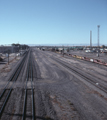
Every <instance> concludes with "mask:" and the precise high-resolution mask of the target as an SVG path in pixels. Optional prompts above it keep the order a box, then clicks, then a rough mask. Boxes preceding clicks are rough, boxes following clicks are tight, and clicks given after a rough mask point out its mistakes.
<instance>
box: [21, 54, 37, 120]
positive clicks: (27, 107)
mask: <svg viewBox="0 0 107 120" xmlns="http://www.w3.org/2000/svg"><path fill="white" fill-rule="evenodd" d="M31 54H32V53H31V52H30V57H29V63H28V68H27V77H26V86H25V96H24V105H23V115H22V120H31V119H32V120H35V107H34V106H35V105H34V90H33V64H32V55H31ZM28 83H29V84H30V86H29V87H30V88H29V87H28Z"/></svg>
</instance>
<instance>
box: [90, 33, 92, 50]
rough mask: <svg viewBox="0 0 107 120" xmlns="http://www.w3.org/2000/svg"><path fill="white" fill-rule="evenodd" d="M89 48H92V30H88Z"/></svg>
mask: <svg viewBox="0 0 107 120" xmlns="http://www.w3.org/2000/svg"><path fill="white" fill-rule="evenodd" d="M90 49H92V31H90Z"/></svg>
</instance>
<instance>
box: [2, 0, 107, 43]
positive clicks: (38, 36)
mask: <svg viewBox="0 0 107 120" xmlns="http://www.w3.org/2000/svg"><path fill="white" fill-rule="evenodd" d="M97 25H100V44H107V0H0V44H11V43H18V42H19V43H20V44H67V45H69V44H89V43H90V30H92V42H93V44H96V43H97Z"/></svg>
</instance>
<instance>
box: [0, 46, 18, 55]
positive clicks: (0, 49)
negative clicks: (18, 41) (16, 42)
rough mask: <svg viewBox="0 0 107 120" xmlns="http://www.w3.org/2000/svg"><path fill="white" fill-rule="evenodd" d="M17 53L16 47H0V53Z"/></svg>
mask: <svg viewBox="0 0 107 120" xmlns="http://www.w3.org/2000/svg"><path fill="white" fill-rule="evenodd" d="M18 51H19V47H18V46H0V53H8V52H9V53H15V52H18Z"/></svg>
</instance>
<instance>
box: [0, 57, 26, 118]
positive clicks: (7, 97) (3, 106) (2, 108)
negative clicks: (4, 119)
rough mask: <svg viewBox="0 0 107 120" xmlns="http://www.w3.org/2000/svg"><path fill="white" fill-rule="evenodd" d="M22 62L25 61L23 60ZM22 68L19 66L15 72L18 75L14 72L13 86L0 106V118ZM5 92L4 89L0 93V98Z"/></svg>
mask: <svg viewBox="0 0 107 120" xmlns="http://www.w3.org/2000/svg"><path fill="white" fill-rule="evenodd" d="M25 58H26V56H25ZM24 60H25V59H24ZM23 62H24V61H23ZM23 62H22V63H23ZM22 67H23V65H22V66H20V69H19V71H17V72H18V73H17V72H16V73H17V74H16V77H15V79H14V81H13V84H12V85H11V87H10V90H9V92H8V94H7V96H6V99H5V101H4V102H3V105H2V107H1V109H0V118H1V115H2V113H3V110H4V108H5V106H6V103H7V101H8V99H9V96H10V94H11V92H12V89H13V85H14V83H15V81H16V80H17V78H18V76H19V74H20V71H21V69H22ZM18 68H19V67H18ZM5 91H6V88H5V89H4V91H3V92H2V95H1V96H3V94H4V92H5Z"/></svg>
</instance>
